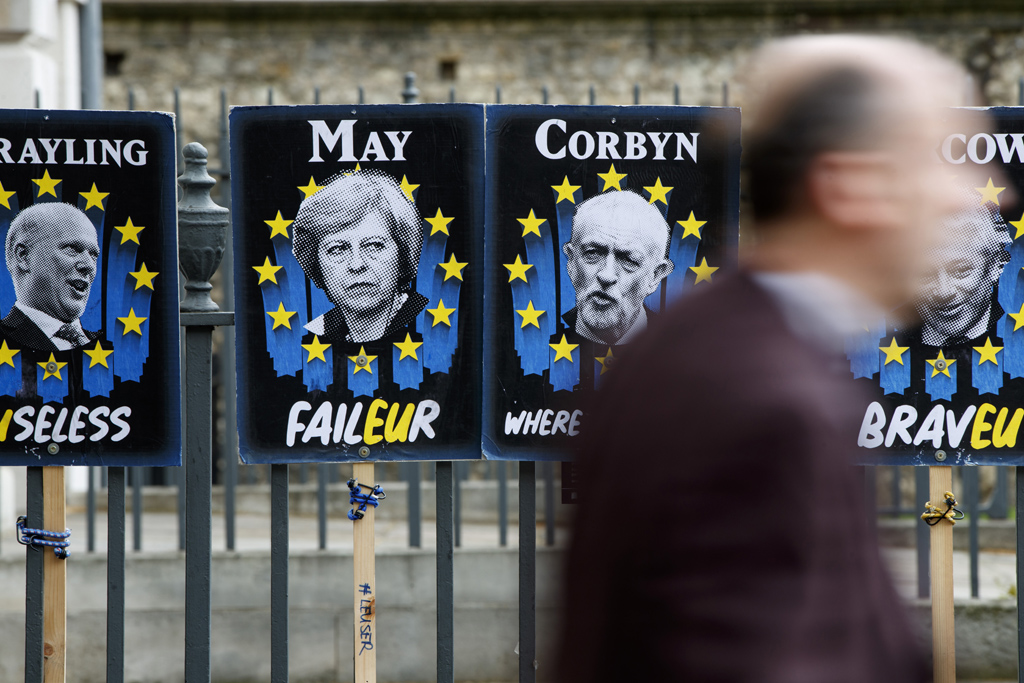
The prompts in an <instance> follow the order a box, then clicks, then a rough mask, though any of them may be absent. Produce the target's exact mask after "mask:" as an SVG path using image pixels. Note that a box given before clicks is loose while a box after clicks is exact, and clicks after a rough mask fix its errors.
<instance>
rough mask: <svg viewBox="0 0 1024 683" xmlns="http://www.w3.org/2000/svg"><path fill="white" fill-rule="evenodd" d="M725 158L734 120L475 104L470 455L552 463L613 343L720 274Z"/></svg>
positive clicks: (616, 346) (611, 357) (726, 261)
mask: <svg viewBox="0 0 1024 683" xmlns="http://www.w3.org/2000/svg"><path fill="white" fill-rule="evenodd" d="M739 156H740V115H739V110H738V109H735V108H722V107H593V106H591V107H584V106H547V105H526V106H523V105H498V106H489V107H488V108H487V239H486V245H487V253H486V255H485V258H486V261H487V298H486V311H485V333H484V334H485V341H484V348H485V361H484V363H485V367H484V397H485V398H484V401H485V408H484V441H483V448H484V453H485V455H486V457H488V458H507V459H519V458H521V459H528V460H545V459H548V460H556V459H562V458H566V457H568V455H569V447H570V445H571V442H572V440H573V438H574V437H575V436H577V435H578V434H579V433H580V432H581V430H582V429H584V428H585V427H584V425H585V422H586V416H585V415H584V410H583V408H584V405H585V403H586V400H587V397H588V396H589V395H590V394H591V393H593V392H594V391H596V390H598V389H599V388H600V386H601V383H602V376H603V375H605V373H608V372H611V371H612V368H613V366H614V364H615V360H616V358H620V357H621V356H622V355H623V354H625V353H628V349H629V342H630V341H631V340H632V339H634V338H635V337H636V336H637V335H638V334H640V333H641V332H642V331H643V329H644V328H645V327H646V326H647V324H648V323H649V322H650V321H652V320H653V319H654V318H656V317H657V316H658V315H659V314H660V313H661V311H663V310H664V309H665V308H666V307H668V306H671V305H672V303H673V302H674V301H675V300H676V299H678V298H679V297H681V296H685V295H686V293H687V292H688V291H690V290H691V289H693V288H695V287H701V286H707V285H706V284H704V283H709V282H712V281H713V280H714V278H715V276H716V273H717V272H720V269H727V268H730V267H732V266H733V264H734V263H735V258H736V246H737V242H738V238H739Z"/></svg>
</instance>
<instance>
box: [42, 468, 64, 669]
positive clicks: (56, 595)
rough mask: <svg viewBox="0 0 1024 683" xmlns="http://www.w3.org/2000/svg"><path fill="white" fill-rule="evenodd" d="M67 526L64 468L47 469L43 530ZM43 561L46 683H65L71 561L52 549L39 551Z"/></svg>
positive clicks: (62, 529) (44, 666)
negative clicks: (69, 564) (42, 554)
mask: <svg viewBox="0 0 1024 683" xmlns="http://www.w3.org/2000/svg"><path fill="white" fill-rule="evenodd" d="M66 526H67V518H66V511H65V498H64V468H63V467H44V468H43V528H44V529H47V530H49V531H64V529H65V528H66ZM38 552H43V553H45V559H44V560H43V682H44V683H64V675H65V669H66V667H65V661H64V655H65V652H66V643H67V567H68V565H67V560H63V559H61V558H59V557H57V555H56V554H54V552H53V549H52V548H39V549H38Z"/></svg>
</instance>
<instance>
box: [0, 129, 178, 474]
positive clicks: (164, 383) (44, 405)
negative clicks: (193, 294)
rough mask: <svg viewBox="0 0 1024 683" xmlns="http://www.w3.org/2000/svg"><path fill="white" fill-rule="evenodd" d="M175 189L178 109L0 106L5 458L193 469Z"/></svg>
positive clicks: (0, 443)
mask: <svg viewBox="0 0 1024 683" xmlns="http://www.w3.org/2000/svg"><path fill="white" fill-rule="evenodd" d="M115 132H116V135H115ZM176 196H177V189H176V183H175V144H174V124H173V118H172V117H171V116H169V115H166V114H157V113H152V112H96V111H80V112H79V111H44V110H32V111H17V110H6V111H4V112H2V113H0V237H3V241H4V244H7V245H8V257H9V258H8V262H9V263H11V264H15V267H13V268H10V269H5V270H4V274H3V276H2V277H0V465H18V464H22V465H114V466H133V465H152V466H170V465H177V464H180V462H181V443H180V441H181V437H180V435H181V427H180V425H181V418H180V371H179V357H180V352H179V344H178V340H179V335H180V327H179V324H178V280H177V271H178V258H177V255H178V244H177V230H176V225H177V223H176V206H175V204H176ZM45 264H49V265H45ZM167 273H170V274H171V280H170V286H167V284H166V282H167V280H166V277H167Z"/></svg>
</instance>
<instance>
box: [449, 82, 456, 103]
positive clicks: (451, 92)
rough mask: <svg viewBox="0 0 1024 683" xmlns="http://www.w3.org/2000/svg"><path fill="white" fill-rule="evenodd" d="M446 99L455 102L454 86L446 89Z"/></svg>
mask: <svg viewBox="0 0 1024 683" xmlns="http://www.w3.org/2000/svg"><path fill="white" fill-rule="evenodd" d="M448 101H449V102H455V86H454V85H453V86H452V87H451V88H449V89H448Z"/></svg>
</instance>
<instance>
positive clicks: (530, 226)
mask: <svg viewBox="0 0 1024 683" xmlns="http://www.w3.org/2000/svg"><path fill="white" fill-rule="evenodd" d="M516 220H517V221H519V222H520V223H522V224H523V237H526V236H527V235H528V234H530V233H531V232H532V233H533V234H534V235H536V236H537V237H540V226H542V225H544V221H546V220H547V219H546V218H537V217H536V216H535V215H534V214H533V209H530V215H529V216H527V217H526V218H517V219H516Z"/></svg>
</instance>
